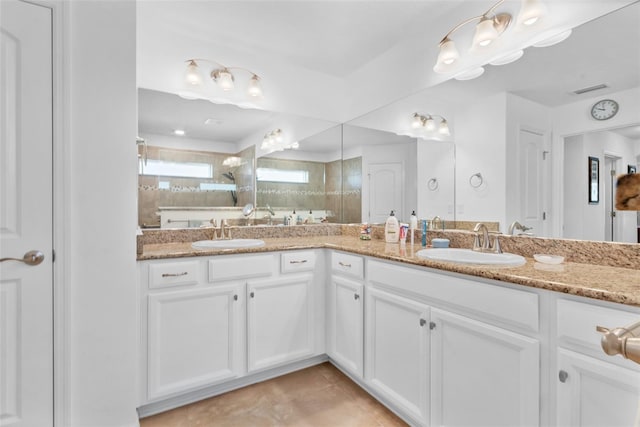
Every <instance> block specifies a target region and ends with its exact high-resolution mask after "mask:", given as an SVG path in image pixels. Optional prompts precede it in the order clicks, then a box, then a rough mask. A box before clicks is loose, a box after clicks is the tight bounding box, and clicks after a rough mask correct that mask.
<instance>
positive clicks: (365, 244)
mask: <svg viewBox="0 0 640 427" xmlns="http://www.w3.org/2000/svg"><path fill="white" fill-rule="evenodd" d="M263 240H264V241H265V245H264V246H262V247H258V248H246V249H245V248H243V249H212V250H210V249H207V250H202V249H193V248H192V247H191V243H190V242H187V243H185V242H183V243H159V244H146V245H144V247H143V251H142V254H139V255H138V260H139V261H143V260H154V259H165V258H180V257H192V256H210V255H225V254H238V253H258V252H269V251H282V250H296V249H313V248H328V249H336V250H342V251H346V252H351V253H356V254H361V255H366V256H371V257H375V258H380V259H387V260H391V261H399V262H404V263H408V264H414V265H420V266H424V267H430V268H434V269H438V270H443V271H450V272H454V273H461V274H468V275H472V276H477V277H483V278H486V279H493V280H498V281H502V282H509V283H515V284H518V285H523V286H529V287H534V288H540V289H547V290H551V291H555V292H563V293H567V294H572V295H578V296H583V297H588V298H594V299H599V300H603V301H610V302H615V303H621V304H627V305H633V306H640V271H638V270H636V269H633V268H622V267H610V266H603V265H592V264H582V263H575V262H565V263H563V264H559V265H547V264H541V263H538V262H536V261H535V260H534V259H533V258H526V260H527V262H526V264H525V265H523V266H520V267H498V266H487V265H481V266H480V265H466V264H455V263H448V262H438V261H431V260H426V259H422V258H419V257H417V256H416V255H415V253H416V252H417V251H419V250H420V249H422V247H421V246H420V245H419V244H416V245H411V244H410V243H407V245H406V246H404V245H399V244H387V243H385V242H383V241H381V240H377V239H374V240H369V241H362V240H359V239H358V238H357V237H354V236H315V237H291V238H264V239H263Z"/></svg>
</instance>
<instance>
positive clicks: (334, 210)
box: [325, 160, 342, 222]
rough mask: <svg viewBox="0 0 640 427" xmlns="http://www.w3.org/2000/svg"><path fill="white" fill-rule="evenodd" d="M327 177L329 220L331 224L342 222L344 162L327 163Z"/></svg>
mask: <svg viewBox="0 0 640 427" xmlns="http://www.w3.org/2000/svg"><path fill="white" fill-rule="evenodd" d="M325 177H326V178H325V180H326V185H325V191H326V195H325V206H326V209H327V214H328V215H327V219H328V220H329V222H342V197H341V195H342V188H341V187H342V160H336V161H333V162H329V163H326V164H325ZM329 212H330V213H329Z"/></svg>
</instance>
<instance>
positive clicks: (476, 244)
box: [473, 234, 482, 251]
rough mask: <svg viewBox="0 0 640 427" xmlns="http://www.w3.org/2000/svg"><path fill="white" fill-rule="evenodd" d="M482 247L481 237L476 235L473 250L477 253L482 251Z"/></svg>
mask: <svg viewBox="0 0 640 427" xmlns="http://www.w3.org/2000/svg"><path fill="white" fill-rule="evenodd" d="M481 248H482V247H481V245H480V236H479V235H478V234H476V235H475V236H473V250H474V251H477V250H480V249H481Z"/></svg>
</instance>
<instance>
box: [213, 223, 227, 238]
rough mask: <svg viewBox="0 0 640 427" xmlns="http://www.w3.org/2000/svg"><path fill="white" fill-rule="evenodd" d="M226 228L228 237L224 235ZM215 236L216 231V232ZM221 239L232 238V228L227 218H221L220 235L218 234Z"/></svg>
mask: <svg viewBox="0 0 640 427" xmlns="http://www.w3.org/2000/svg"><path fill="white" fill-rule="evenodd" d="M225 228H226V229H227V237H225V236H224V230H225ZM214 236H215V233H214ZM218 238H219V239H223V240H224V239H231V230H230V229H229V223H228V222H227V220H226V219H221V220H220V235H219V236H218Z"/></svg>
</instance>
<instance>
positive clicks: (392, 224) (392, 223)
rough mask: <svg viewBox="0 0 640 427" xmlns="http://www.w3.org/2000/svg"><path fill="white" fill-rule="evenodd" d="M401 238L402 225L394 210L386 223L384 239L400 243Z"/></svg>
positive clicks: (388, 241)
mask: <svg viewBox="0 0 640 427" xmlns="http://www.w3.org/2000/svg"><path fill="white" fill-rule="evenodd" d="M399 239H400V225H399V224H398V218H396V215H395V213H394V212H393V211H391V214H389V218H387V221H386V222H385V223H384V240H385V242H387V243H398V240H399Z"/></svg>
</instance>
